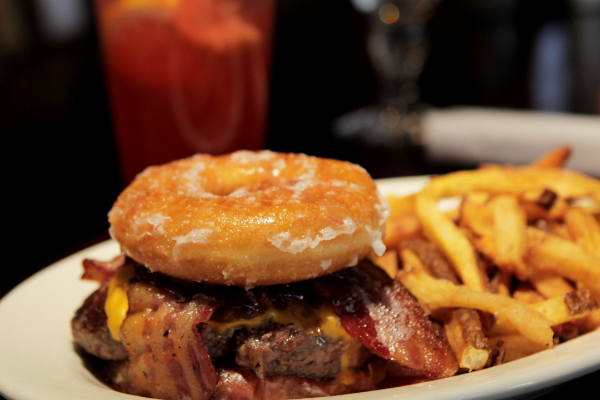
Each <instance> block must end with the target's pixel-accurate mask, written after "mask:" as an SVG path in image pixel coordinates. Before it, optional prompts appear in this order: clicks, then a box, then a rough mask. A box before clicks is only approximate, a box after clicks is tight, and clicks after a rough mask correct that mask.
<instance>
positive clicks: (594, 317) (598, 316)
mask: <svg viewBox="0 0 600 400" xmlns="http://www.w3.org/2000/svg"><path fill="white" fill-rule="evenodd" d="M598 327H600V309H599V310H595V311H592V313H591V314H590V315H588V316H587V318H586V319H584V320H583V322H582V323H581V325H580V327H579V329H580V332H581V333H587V332H591V331H593V330H595V329H597V328H598Z"/></svg>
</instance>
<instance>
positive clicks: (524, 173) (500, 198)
mask: <svg viewBox="0 0 600 400" xmlns="http://www.w3.org/2000/svg"><path fill="white" fill-rule="evenodd" d="M569 155H570V149H569V148H568V147H560V148H557V149H555V150H553V151H552V152H550V153H548V154H546V155H544V156H543V157H541V158H540V159H538V160H536V161H535V162H533V163H532V164H530V165H527V166H513V165H483V166H481V167H480V168H478V169H476V170H472V171H462V172H456V173H451V174H448V175H443V176H436V177H433V178H431V180H430V181H429V183H428V184H427V186H426V187H425V188H424V189H423V190H422V191H421V192H419V193H417V194H413V195H409V196H406V197H395V196H390V197H388V199H387V200H388V202H389V203H390V206H391V208H392V213H391V216H390V219H389V221H388V227H387V231H388V235H387V238H386V246H387V252H386V253H385V254H384V255H383V256H382V257H378V258H376V260H375V261H376V263H378V264H379V265H380V266H381V267H382V268H383V269H385V270H386V272H387V273H388V274H389V275H390V276H392V277H394V278H396V279H397V280H399V281H400V282H402V284H403V285H404V286H405V287H406V288H407V289H408V290H409V291H410V292H411V293H412V294H413V296H415V297H416V298H417V300H418V301H419V302H420V303H421V305H422V306H423V308H424V309H425V310H426V311H427V312H428V313H429V315H430V316H431V318H432V319H433V320H434V321H436V322H438V323H439V324H440V325H441V326H442V327H443V330H444V333H445V335H446V337H447V339H448V342H449V343H450V346H451V347H452V349H453V351H454V352H455V354H456V357H457V359H458V361H459V365H460V367H461V369H462V370H464V371H472V370H480V369H482V368H486V367H489V366H492V365H498V364H501V363H506V362H508V361H512V360H515V359H518V358H521V357H524V356H527V355H529V354H532V353H535V352H538V351H541V350H544V349H548V348H551V347H553V346H554V345H556V344H558V343H560V342H562V341H566V340H569V339H572V338H574V337H576V336H578V335H580V334H584V333H587V332H589V331H592V330H594V329H596V328H597V327H598V326H600V309H599V306H598V302H599V301H600V181H599V180H597V179H593V178H591V177H588V176H585V175H583V174H580V173H577V172H573V171H569V170H566V169H564V168H563V166H564V164H565V162H566V161H567V159H568V157H569ZM447 199H453V200H454V202H455V204H456V205H457V206H456V207H453V208H452V207H451V208H450V209H446V210H444V209H442V208H441V207H440V204H443V202H444V201H445V202H446V204H448V201H449V200H447Z"/></svg>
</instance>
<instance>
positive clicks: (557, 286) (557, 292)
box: [529, 271, 574, 298]
mask: <svg viewBox="0 0 600 400" xmlns="http://www.w3.org/2000/svg"><path fill="white" fill-rule="evenodd" d="M529 282H530V283H531V284H532V285H533V287H535V289H536V290H537V291H538V292H539V293H540V294H541V295H542V296H544V297H546V298H550V297H556V296H563V295H565V294H567V293H569V292H572V291H573V290H574V288H573V286H571V284H570V283H569V282H567V281H566V280H565V279H564V278H563V277H562V276H560V275H557V274H554V273H549V272H543V271H532V273H531V275H529Z"/></svg>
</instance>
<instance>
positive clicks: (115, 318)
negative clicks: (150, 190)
mask: <svg viewBox="0 0 600 400" xmlns="http://www.w3.org/2000/svg"><path fill="white" fill-rule="evenodd" d="M134 275H135V268H134V267H133V266H125V267H123V268H121V269H120V270H119V272H118V273H117V274H116V275H115V276H114V278H113V279H112V280H111V282H110V283H109V287H108V295H107V298H106V302H105V305H104V309H105V311H106V315H107V320H108V328H109V330H110V333H111V335H112V337H113V339H115V340H117V341H121V337H120V329H121V325H122V324H123V321H124V320H125V318H126V317H127V311H128V309H129V304H128V301H127V290H128V288H129V280H130V279H131V278H133V277H134ZM316 312H317V313H318V316H319V318H320V320H321V323H320V325H319V326H317V327H313V328H307V327H305V326H304V324H303V323H302V320H301V319H299V318H297V317H296V316H295V315H294V314H293V313H292V312H291V311H290V310H287V309H283V310H278V309H276V308H274V307H270V308H269V309H268V310H267V311H266V312H264V313H263V314H261V315H258V316H256V317H254V318H250V319H238V320H235V321H232V322H216V321H212V320H210V321H207V322H206V323H207V324H208V325H210V326H211V327H212V328H213V330H214V331H215V332H216V333H221V332H224V331H227V330H230V329H242V328H247V329H250V328H255V327H258V326H260V325H262V324H264V323H266V322H267V321H272V322H274V323H277V324H280V325H284V326H285V325H294V326H296V327H297V328H298V329H301V330H304V331H306V332H307V333H309V334H311V335H315V336H317V335H326V336H329V337H330V338H332V339H334V340H343V341H344V342H345V343H346V349H345V351H344V354H343V355H342V358H341V360H340V361H341V365H340V367H341V375H340V376H339V377H338V379H339V380H340V381H341V382H342V383H344V384H348V385H350V384H352V383H353V381H354V377H353V373H352V371H351V370H350V367H351V366H354V365H356V364H357V363H358V357H359V354H360V349H361V346H362V344H361V343H360V341H358V340H357V339H355V338H353V337H352V336H350V335H349V334H348V332H346V330H345V329H344V327H343V326H342V324H341V322H340V319H339V317H338V316H337V315H336V314H335V312H334V311H333V309H332V307H331V306H329V305H322V306H321V307H319V308H318V309H317V310H316Z"/></svg>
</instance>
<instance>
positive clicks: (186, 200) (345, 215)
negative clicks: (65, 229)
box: [108, 151, 389, 288]
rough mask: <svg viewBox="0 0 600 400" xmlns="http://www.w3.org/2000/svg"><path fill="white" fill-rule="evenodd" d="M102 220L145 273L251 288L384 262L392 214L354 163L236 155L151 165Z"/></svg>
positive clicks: (290, 156)
mask: <svg viewBox="0 0 600 400" xmlns="http://www.w3.org/2000/svg"><path fill="white" fill-rule="evenodd" d="M108 215H109V222H110V225H111V226H110V234H111V236H112V237H113V238H114V239H115V240H116V241H117V242H118V243H119V244H120V245H121V248H122V251H123V252H124V253H125V254H127V255H128V256H130V257H131V258H133V259H134V260H136V261H137V262H139V263H141V264H143V265H145V266H146V267H148V268H149V269H150V270H152V271H158V272H162V273H164V274H167V275H169V276H171V277H174V278H180V279H185V280H191V281H198V282H205V283H210V284H216V285H233V286H243V287H246V288H251V287H254V286H267V285H274V284H280V283H291V282H296V281H300V280H306V279H312V278H316V277H319V276H323V275H327V274H330V273H333V272H336V271H339V270H342V269H344V268H346V267H349V266H353V265H355V264H356V263H357V262H358V261H360V260H361V259H362V258H364V257H365V256H366V255H367V254H368V253H369V252H370V251H371V250H373V251H374V252H375V253H376V254H379V255H381V254H382V253H383V251H384V250H385V246H384V244H383V242H382V236H383V233H384V228H385V222H386V219H387V216H388V215H389V207H388V205H387V203H386V201H385V199H383V197H382V196H381V195H380V194H379V191H378V189H377V186H376V184H375V182H374V181H373V180H372V179H371V177H370V176H369V174H368V173H367V172H366V171H365V170H364V169H363V168H361V167H360V166H358V165H354V164H351V163H348V162H343V161H336V160H330V159H322V158H317V157H311V156H307V155H303V154H283V153H274V152H271V151H260V152H250V151H239V152H235V153H232V154H229V155H225V156H218V157H213V156H209V155H196V156H193V157H190V158H187V159H183V160H179V161H175V162H172V163H169V164H165V165H162V166H158V167H149V168H147V169H146V170H145V171H143V172H142V173H140V174H139V175H138V176H137V177H136V179H135V180H134V181H133V183H132V184H131V185H130V186H129V187H127V188H126V189H125V190H124V191H123V193H121V195H120V196H119V197H118V199H117V201H116V202H115V204H114V206H113V208H112V209H111V211H110V212H109V214H108Z"/></svg>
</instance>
